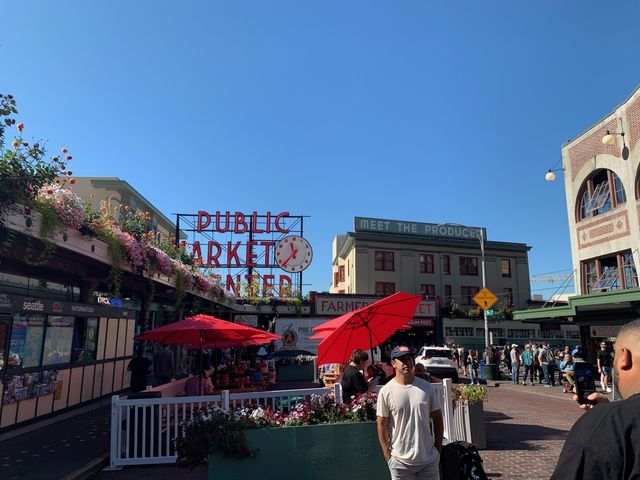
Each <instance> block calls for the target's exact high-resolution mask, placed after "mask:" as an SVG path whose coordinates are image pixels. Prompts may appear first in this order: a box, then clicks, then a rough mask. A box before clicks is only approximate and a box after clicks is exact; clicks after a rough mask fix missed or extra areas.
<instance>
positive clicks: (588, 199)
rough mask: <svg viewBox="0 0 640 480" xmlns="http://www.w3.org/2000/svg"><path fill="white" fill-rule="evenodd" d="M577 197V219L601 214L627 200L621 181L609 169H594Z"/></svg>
mask: <svg viewBox="0 0 640 480" xmlns="http://www.w3.org/2000/svg"><path fill="white" fill-rule="evenodd" d="M578 198H579V201H578V202H579V203H578V208H577V217H578V221H580V220H583V219H585V218H589V217H593V216H596V215H601V214H603V213H605V212H608V211H609V210H611V209H612V208H616V207H617V206H618V205H621V204H623V203H626V201H627V196H626V194H625V192H624V187H623V185H622V181H621V180H620V178H619V177H618V176H617V175H616V174H615V173H613V172H612V171H611V170H596V171H595V172H594V173H593V174H592V175H591V177H589V178H588V179H587V180H586V181H585V182H584V185H583V186H582V188H581V189H580V193H579V194H578Z"/></svg>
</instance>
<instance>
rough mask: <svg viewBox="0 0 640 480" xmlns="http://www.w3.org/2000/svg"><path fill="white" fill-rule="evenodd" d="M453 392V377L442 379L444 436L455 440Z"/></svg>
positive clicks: (448, 439) (449, 439)
mask: <svg viewBox="0 0 640 480" xmlns="http://www.w3.org/2000/svg"><path fill="white" fill-rule="evenodd" d="M452 397H453V392H452V390H451V379H450V378H445V379H443V380H442V419H443V423H444V437H445V438H446V439H447V441H449V442H451V441H453V438H452V433H453V398H452Z"/></svg>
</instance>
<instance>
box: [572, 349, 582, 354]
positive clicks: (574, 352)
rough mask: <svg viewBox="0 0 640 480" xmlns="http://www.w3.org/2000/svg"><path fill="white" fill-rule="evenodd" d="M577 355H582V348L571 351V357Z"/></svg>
mask: <svg viewBox="0 0 640 480" xmlns="http://www.w3.org/2000/svg"><path fill="white" fill-rule="evenodd" d="M576 353H582V348H581V347H576V348H574V349H573V350H572V351H571V355H575V354H576Z"/></svg>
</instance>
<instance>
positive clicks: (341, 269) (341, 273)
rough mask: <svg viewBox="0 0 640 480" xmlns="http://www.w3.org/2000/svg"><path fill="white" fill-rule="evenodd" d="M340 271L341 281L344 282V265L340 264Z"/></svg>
mask: <svg viewBox="0 0 640 480" xmlns="http://www.w3.org/2000/svg"><path fill="white" fill-rule="evenodd" d="M338 272H339V273H340V279H339V280H340V281H341V282H344V265H340V266H339V267H338Z"/></svg>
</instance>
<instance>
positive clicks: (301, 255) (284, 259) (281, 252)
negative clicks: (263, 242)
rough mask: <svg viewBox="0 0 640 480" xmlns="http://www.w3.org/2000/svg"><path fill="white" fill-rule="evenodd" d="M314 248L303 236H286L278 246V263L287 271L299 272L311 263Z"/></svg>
mask: <svg viewBox="0 0 640 480" xmlns="http://www.w3.org/2000/svg"><path fill="white" fill-rule="evenodd" d="M312 258H313V250H311V245H309V242H307V241H306V240H305V239H304V238H302V237H297V236H294V235H292V236H289V237H284V238H283V239H282V240H280V241H279V242H278V245H277V246H276V263H277V264H278V266H279V267H280V268H281V269H283V270H284V271H285V272H290V273H298V272H301V271H303V270H304V269H305V268H307V267H308V266H309V264H310V263H311V259H312Z"/></svg>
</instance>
